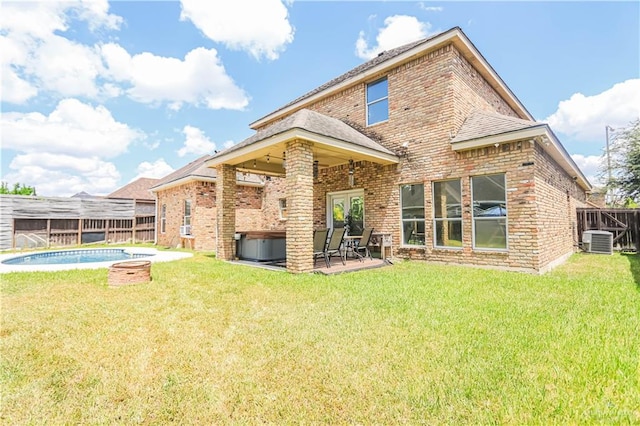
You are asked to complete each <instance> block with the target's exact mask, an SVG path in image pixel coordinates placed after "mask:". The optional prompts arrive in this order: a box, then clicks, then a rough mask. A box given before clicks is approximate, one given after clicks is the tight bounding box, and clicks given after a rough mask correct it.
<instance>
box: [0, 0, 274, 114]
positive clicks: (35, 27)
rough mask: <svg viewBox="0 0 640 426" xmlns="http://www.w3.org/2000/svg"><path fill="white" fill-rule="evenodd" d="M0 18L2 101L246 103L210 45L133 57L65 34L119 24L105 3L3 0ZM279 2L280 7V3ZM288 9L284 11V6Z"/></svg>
mask: <svg viewBox="0 0 640 426" xmlns="http://www.w3.org/2000/svg"><path fill="white" fill-rule="evenodd" d="M8 5H9V6H8V11H9V12H10V14H11V19H9V18H8V17H7V16H8V15H9V13H6V12H7V8H5V10H3V14H2V17H1V18H0V33H2V34H3V35H2V36H0V48H1V49H2V52H3V55H2V57H1V59H0V61H1V62H0V67H1V68H0V71H1V72H2V74H3V78H2V95H3V101H6V102H11V103H16V104H20V103H25V102H27V101H28V100H29V99H31V98H33V97H35V96H36V95H38V94H39V93H52V94H54V95H57V96H59V95H61V96H62V97H83V98H88V99H104V98H112V97H118V96H122V95H123V94H126V95H128V96H129V97H130V98H131V99H133V100H134V101H136V102H141V103H149V104H161V103H166V104H167V105H168V107H169V108H170V109H172V110H178V109H180V108H182V106H183V105H184V104H185V103H186V104H192V105H196V106H202V107H205V108H209V109H221V108H228V109H236V110H241V109H243V108H245V107H246V106H247V105H248V103H249V97H248V96H247V94H246V93H245V92H244V91H243V90H242V89H241V88H239V87H238V86H237V85H236V84H235V83H234V81H233V79H232V78H231V77H230V76H229V75H228V74H227V73H226V70H225V68H224V66H223V64H222V62H221V60H220V59H219V57H218V55H217V51H216V50H215V49H205V48H197V49H194V50H192V51H191V52H189V53H187V54H186V56H185V57H184V59H183V60H182V59H178V58H171V57H161V56H156V55H154V54H152V53H149V52H144V53H141V54H137V55H134V56H131V55H130V54H129V53H128V52H127V51H126V50H125V49H124V48H122V47H121V46H120V45H118V44H115V43H106V44H97V45H91V46H90V45H84V44H81V43H78V42H75V41H72V40H70V39H68V38H66V37H65V34H64V33H65V32H66V31H67V30H68V28H69V22H70V21H71V20H72V19H75V20H81V21H86V23H87V25H88V26H89V28H90V29H92V30H95V29H98V28H107V29H109V30H114V29H118V28H119V26H120V24H121V22H122V18H120V17H118V16H115V15H110V14H108V3H107V2H106V1H95V2H94V1H91V2H69V3H63V2H50V3H35V2H21V3H17V2H16V3H14V2H10V3H8ZM3 7H4V5H3ZM283 7H284V6H283ZM285 12H286V8H285Z"/></svg>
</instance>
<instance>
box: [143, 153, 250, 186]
mask: <svg viewBox="0 0 640 426" xmlns="http://www.w3.org/2000/svg"><path fill="white" fill-rule="evenodd" d="M211 158H212V156H211V155H209V154H206V155H203V156H202V157H200V158H197V159H196V160H194V161H192V162H190V163H189V164H187V165H186V166H184V167H181V168H179V169H178V170H176V171H175V172H173V173H170V174H168V175H167V176H165V177H163V178H162V179H160V180H159V181H158V182H157V183H156V184H155V185H153V186H152V187H151V189H150V190H151V192H158V191H161V190H163V189H168V188H171V187H173V186H177V185H183V184H185V183H188V182H192V181H203V182H215V180H216V176H217V172H216V169H213V168H210V167H207V165H206V162H207V161H208V160H210V159H211ZM238 184H244V185H248V186H262V181H261V180H260V178H259V177H258V176H256V175H238Z"/></svg>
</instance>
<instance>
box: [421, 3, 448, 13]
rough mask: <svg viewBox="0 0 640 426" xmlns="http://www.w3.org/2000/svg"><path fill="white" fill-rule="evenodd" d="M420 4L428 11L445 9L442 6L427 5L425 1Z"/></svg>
mask: <svg viewBox="0 0 640 426" xmlns="http://www.w3.org/2000/svg"><path fill="white" fill-rule="evenodd" d="M418 6H419V7H420V9H422V10H424V11H426V12H442V11H443V10H444V8H443V7H442V6H427V5H426V4H424V2H420V3H418Z"/></svg>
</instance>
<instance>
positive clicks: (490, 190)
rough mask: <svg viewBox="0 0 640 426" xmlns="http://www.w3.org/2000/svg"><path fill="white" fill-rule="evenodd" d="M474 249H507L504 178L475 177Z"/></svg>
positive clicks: (498, 176) (473, 187) (500, 175)
mask: <svg viewBox="0 0 640 426" xmlns="http://www.w3.org/2000/svg"><path fill="white" fill-rule="evenodd" d="M471 193H472V195H471V196H472V199H473V247H474V248H480V249H493V250H505V249H506V248H507V193H506V182H505V175H504V174H498V175H487V176H473V177H472V178H471Z"/></svg>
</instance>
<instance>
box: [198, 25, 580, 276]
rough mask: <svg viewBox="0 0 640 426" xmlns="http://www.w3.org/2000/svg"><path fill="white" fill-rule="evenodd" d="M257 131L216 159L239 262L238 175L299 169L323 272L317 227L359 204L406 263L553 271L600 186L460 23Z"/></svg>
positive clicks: (299, 200) (298, 256)
mask: <svg viewBox="0 0 640 426" xmlns="http://www.w3.org/2000/svg"><path fill="white" fill-rule="evenodd" d="M533 83H534V84H535V82H533ZM538 84H543V82H538ZM251 127H252V128H253V129H255V130H256V133H255V134H254V135H253V136H251V137H250V138H248V139H247V140H245V141H243V142H241V143H239V144H237V145H235V146H233V147H231V148H229V149H227V150H225V151H223V152H220V153H217V154H216V155H214V156H213V157H212V158H211V159H209V160H208V161H207V165H208V166H210V167H214V168H216V170H217V171H218V185H217V207H218V208H217V224H218V234H219V239H218V246H217V252H218V257H220V258H226V259H229V258H231V257H232V256H233V231H234V229H235V227H236V225H235V220H236V218H237V216H236V215H235V212H234V209H233V206H234V202H233V199H234V194H235V192H236V179H235V176H236V173H237V171H239V170H240V171H242V170H256V167H257V170H258V173H264V174H267V175H269V174H271V175H279V176H286V197H287V206H288V220H287V223H286V231H287V248H286V250H287V268H288V270H289V271H291V272H308V271H311V270H312V269H313V261H312V229H314V228H320V227H330V228H333V227H340V226H342V225H343V223H342V222H341V219H342V218H343V214H342V213H344V212H349V210H350V209H351V210H354V211H355V209H356V207H357V210H358V217H359V220H360V221H361V222H362V223H361V224H360V226H368V227H371V226H372V227H373V228H374V229H375V230H376V231H380V232H386V233H390V234H391V235H392V237H393V240H394V246H395V248H396V250H395V253H394V254H395V255H396V256H399V257H402V258H408V259H424V260H428V261H437V262H448V263H457V264H472V265H479V266H490V267H504V268H509V269H514V270H522V271H531V272H544V271H546V270H548V269H549V268H551V267H553V266H554V265H556V264H558V263H560V262H562V261H563V260H564V259H566V258H567V257H568V256H569V255H570V254H571V253H573V252H574V250H575V247H576V241H575V238H576V237H575V235H576V230H575V220H576V219H575V218H576V214H575V208H576V206H579V205H582V204H583V203H584V202H585V199H586V193H587V191H589V190H590V189H591V187H590V184H589V182H588V181H587V180H586V178H585V177H584V175H583V173H582V172H581V171H580V169H579V168H578V167H577V165H576V164H575V163H574V162H573V160H572V159H571V157H570V156H569V155H568V153H567V152H566V151H565V149H564V148H563V147H562V144H561V143H560V141H558V139H557V138H556V136H555V135H554V133H553V132H552V130H551V129H550V128H549V126H548V125H546V124H544V123H538V122H536V121H535V120H534V119H533V117H532V116H531V114H530V113H529V112H528V111H527V110H526V108H525V107H524V106H523V105H522V103H521V102H520V101H519V100H518V98H517V97H516V96H515V95H514V94H513V93H512V92H511V90H510V89H509V88H508V87H507V85H506V84H505V83H504V81H502V79H501V78H500V77H499V76H498V74H497V73H496V72H495V71H494V70H493V68H492V67H491V66H490V65H489V64H488V63H487V62H486V60H485V59H484V58H483V57H482V55H481V54H480V53H479V52H478V50H477V49H476V48H475V46H474V45H473V44H472V43H471V41H470V40H469V39H468V38H467V37H466V35H465V34H464V33H463V32H462V31H461V30H460V29H459V28H453V29H451V30H449V31H446V32H443V33H441V34H439V35H436V36H434V37H432V38H429V39H425V40H420V41H417V42H414V43H411V44H408V45H405V46H402V47H399V48H396V49H393V50H390V51H387V52H384V53H381V54H380V55H378V57H376V58H374V59H373V60H371V61H368V62H366V63H364V64H362V65H360V66H358V67H356V68H354V69H353V70H351V71H349V72H347V73H345V74H343V75H341V76H339V77H337V78H335V79H333V80H331V81H330V82H328V83H326V84H324V85H322V86H320V87H318V88H317V89H315V90H312V91H311V92H309V93H307V94H305V95H304V96H302V97H300V98H298V99H296V100H294V101H293V102H291V103H289V104H287V105H285V106H283V107H282V108H280V109H278V110H276V111H274V112H272V113H270V114H268V115H267V116H265V117H263V118H261V119H259V120H257V121H256V122H254V123H253V124H252V125H251ZM336 212H338V214H336Z"/></svg>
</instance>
